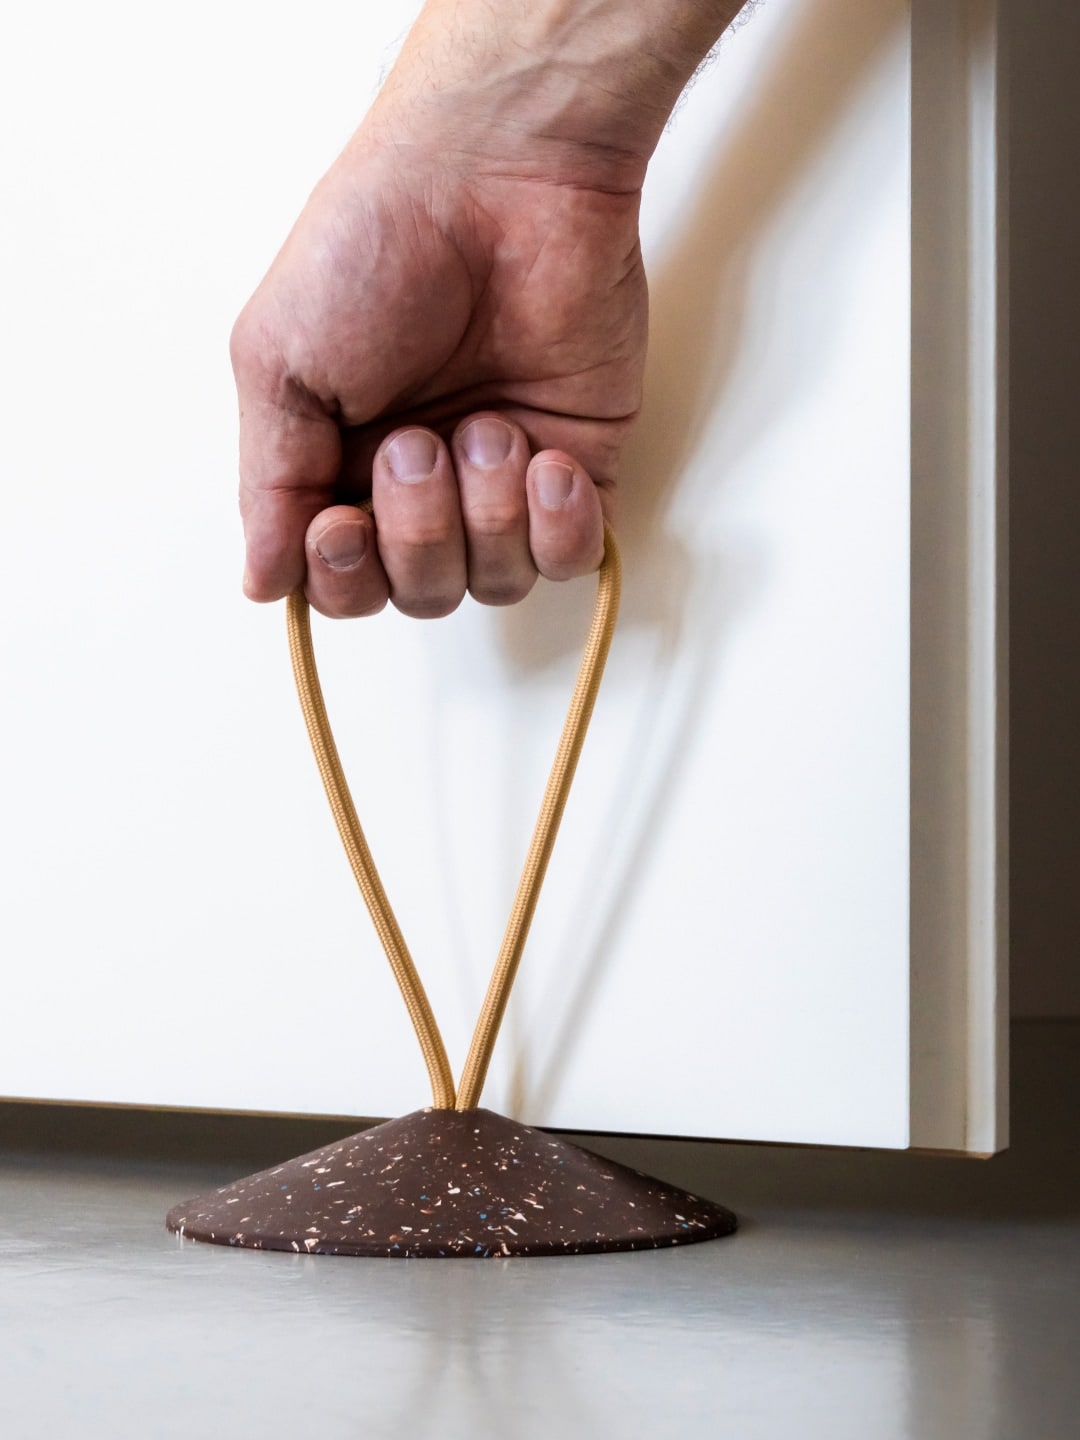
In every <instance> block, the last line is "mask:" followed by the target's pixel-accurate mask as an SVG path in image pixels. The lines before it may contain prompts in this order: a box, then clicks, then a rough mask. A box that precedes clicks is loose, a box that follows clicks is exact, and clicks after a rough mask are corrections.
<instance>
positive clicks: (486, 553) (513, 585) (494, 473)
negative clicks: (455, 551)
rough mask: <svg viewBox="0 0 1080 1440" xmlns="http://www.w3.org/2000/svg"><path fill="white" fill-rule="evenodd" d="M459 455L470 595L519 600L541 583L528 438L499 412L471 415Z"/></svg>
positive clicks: (461, 432) (459, 437) (456, 443)
mask: <svg viewBox="0 0 1080 1440" xmlns="http://www.w3.org/2000/svg"><path fill="white" fill-rule="evenodd" d="M453 454H454V465H455V468H456V470H457V477H458V491H459V493H460V496H461V518H462V522H463V524H464V527H465V551H466V561H467V565H468V572H469V593H470V594H471V595H472V596H473V597H474V598H475V599H476V600H479V601H480V602H481V604H483V605H513V604H516V602H517V601H518V600H524V598H525V596H526V595H527V594H528V593H529V591H530V590H531V589H532V587H533V585H534V584H535V583H536V566H535V565H534V564H533V558H532V553H531V551H530V550H529V506H528V501H527V500H526V498H525V472H526V470H527V469H528V465H529V442H528V439H527V438H526V435H525V432H524V430H522V429H521V427H520V426H519V425H510V424H508V423H507V421H506V420H504V419H502V417H501V416H499V415H493V414H480V415H471V416H470V417H469V418H468V419H467V420H466V421H464V422H463V423H462V424H461V425H460V426H459V427H458V429H457V431H456V433H455V435H454V439H453Z"/></svg>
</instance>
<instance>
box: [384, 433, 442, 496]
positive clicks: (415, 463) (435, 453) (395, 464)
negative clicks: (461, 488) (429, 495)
mask: <svg viewBox="0 0 1080 1440" xmlns="http://www.w3.org/2000/svg"><path fill="white" fill-rule="evenodd" d="M438 458H439V447H438V444H437V442H436V440H435V436H434V435H432V433H431V432H430V430H406V431H405V433H404V435H399V436H398V437H397V439H396V440H392V441H391V442H390V444H389V445H388V446H387V448H386V463H387V464H388V465H389V466H390V470H391V472H392V473H393V476H394V479H395V480H405V481H407V482H409V483H415V482H416V481H417V480H426V479H427V478H428V477H429V476H430V474H431V472H432V471H433V470H434V469H435V461H436V460H437V459H438Z"/></svg>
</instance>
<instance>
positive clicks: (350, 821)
mask: <svg viewBox="0 0 1080 1440" xmlns="http://www.w3.org/2000/svg"><path fill="white" fill-rule="evenodd" d="M621 582H622V570H621V566H620V563H619V551H618V547H617V546H616V544H615V537H614V535H613V534H612V532H611V530H610V529H609V528H608V527H607V526H606V525H605V527H604V559H603V562H602V563H601V566H600V575H599V584H598V588H597V594H596V608H595V610H594V612H593V619H592V626H591V628H590V630H589V637H588V639H587V641H586V642H585V653H584V655H583V656H582V660H581V667H580V669H579V670H578V677H577V683H576V685H575V686H574V694H573V696H572V698H571V701H570V709H569V711H568V712H567V716H566V723H565V724H564V725H563V732H562V737H561V739H560V741H559V748H558V751H557V752H556V755H555V763H554V764H553V765H552V767H551V774H550V776H549V777H548V783H547V789H546V790H545V791H544V799H543V803H542V805H541V807H540V816H539V818H538V820H537V822H536V828H535V830H534V831H533V838H532V844H531V845H530V846H529V853H528V856H527V857H526V860H525V866H524V869H523V870H522V872H521V879H520V881H519V882H518V888H517V894H516V896H515V897H514V906H513V909H512V910H511V912H510V919H509V921H508V922H507V926H506V933H505V935H504V936H503V942H502V947H501V949H500V951H499V956H498V959H497V960H496V962H495V969H494V971H493V973H492V976H491V981H490V983H489V985H488V990H487V995H486V996H485V998H484V1005H483V1009H482V1010H481V1012H480V1018H479V1019H478V1020H477V1022H476V1030H475V1031H474V1033H473V1038H472V1044H471V1045H470V1047H469V1054H468V1058H467V1060H466V1062H465V1069H464V1071H463V1072H462V1077H461V1086H460V1088H459V1091H458V1094H457V1097H456V1101H455V1094H454V1081H453V1075H452V1073H451V1070H450V1063H449V1061H448V1060H447V1057H446V1048H445V1046H444V1045H443V1041H442V1036H441V1035H440V1033H439V1027H438V1025H437V1024H436V1023H435V1016H434V1015H433V1013H432V1010H431V1005H430V1003H429V1001H428V998H427V995H426V993H425V991H424V986H423V983H422V982H421V980H420V977H419V975H418V974H417V971H416V966H415V964H414V962H413V958H412V956H411V955H410V954H409V950H408V947H407V946H406V944H405V940H404V938H403V936H402V934H401V929H400V927H399V926H398V922H397V918H396V917H395V915H394V912H393V910H392V909H391V906H390V901H389V900H388V899H387V895H386V891H385V890H384V889H383V886H382V881H381V880H380V879H379V873H378V871H377V870H376V868H375V862H374V860H373V859H372V856H371V851H370V850H369V849H368V845H367V841H366V840H365V838H364V832H363V830H362V829H361V828H360V821H359V819H358V818H357V814H356V809H355V806H354V805H353V801H352V796H351V794H350V793H349V785H348V782H347V780H346V779H345V773H344V771H343V770H342V768H341V760H340V757H339V756H338V752H337V746H336V744H335V743H334V736H333V732H332V731H331V729H330V721H329V719H328V718H327V714H326V705H325V702H324V700H323V694H322V687H321V685H320V684H319V675H318V670H317V668H316V665H315V654H314V650H313V648H312V643H311V621H310V615H309V612H308V604H307V600H306V599H305V598H304V593H303V591H302V590H297V591H296V592H294V593H293V594H292V595H290V596H289V599H288V602H287V607H286V614H287V621H288V631H289V653H290V655H291V656H292V663H293V674H294V676H295V678H296V688H297V691H298V693H299V696H300V706H301V709H302V710H303V712H304V721H305V723H306V725H307V731H308V736H309V737H310V740H311V747H312V749H313V750H314V752H315V759H316V761H317V763H318V766H319V774H320V775H321V776H322V781H323V786H324V788H325V790H326V796H327V799H328V800H329V801H330V808H331V810H332V811H333V814H334V820H335V822H336V823H337V828H338V834H339V835H340V836H341V841H342V844H343V845H344V846H345V852H346V854H347V855H348V857H349V864H350V866H351V867H352V872H353V875H354V876H355V877H356V883H357V885H358V886H359V887H360V893H361V894H362V895H363V897H364V901H365V903H366V905H367V908H368V912H369V914H370V915H371V919H372V921H373V923H374V925H375V929H376V931H377V933H378V936H379V939H380V941H381V942H382V947H383V949H384V950H385V951H386V956H387V959H388V960H389V961H390V968H391V970H392V971H393V973H394V979H395V980H396V981H397V984H398V988H399V989H400V991H401V994H402V998H403V999H404V1001H405V1005H406V1008H407V1009H408V1012H409V1018H410V1019H411V1020H412V1023H413V1029H414V1030H415V1031H416V1037H417V1039H418V1040H419V1042H420V1049H421V1050H422V1051H423V1055H424V1062H425V1064H426V1065H427V1070H428V1076H429V1078H430V1080H431V1089H432V1096H433V1103H434V1105H435V1108H436V1109H437V1110H452V1109H454V1107H455V1103H456V1106H457V1109H459V1110H475V1109H476V1107H477V1105H478V1104H479V1102H480V1094H481V1091H482V1090H483V1088H484V1081H485V1079H486V1078H487V1072H488V1067H489V1065H490V1064H491V1055H492V1052H493V1050H494V1048H495V1041H496V1039H497V1038H498V1034H499V1027H500V1026H501V1024H502V1019H503V1015H504V1014H505V1012H506V1004H507V1001H508V1000H509V998H510V990H511V988H512V986H513V984H514V978H515V976H516V975H517V970H518V965H519V964H520V963H521V956H522V952H523V951H524V949H525V941H526V939H527V938H528V934H529V927H530V925H531V924H532V918H533V915H534V914H535V912H536V903H537V900H538V899H539V896H540V887H541V886H542V885H543V883H544V876H545V874H546V873H547V867H548V861H549V860H550V859H551V852H552V850H553V849H554V846H555V837H556V835H557V834H558V830H559V822H560V821H561V820H562V816H563V811H564V810H565V808H566V801H567V797H568V796H569V794H570V786H571V784H572V783H573V779H574V772H575V770H576V769H577V763H578V758H579V757H580V755H581V747H582V745H583V744H584V742H585V732H586V730H587V729H588V728H589V720H590V719H591V718H592V712H593V706H594V705H595V703H596V695H597V692H598V690H599V689H600V681H601V679H602V677H603V673H604V665H605V662H606V661H607V656H608V651H609V649H610V648H611V637H612V634H613V632H614V629H615V620H616V617H617V615H618V610H619V592H620V589H621Z"/></svg>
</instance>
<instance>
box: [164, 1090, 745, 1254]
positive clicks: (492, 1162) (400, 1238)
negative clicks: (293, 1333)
mask: <svg viewBox="0 0 1080 1440" xmlns="http://www.w3.org/2000/svg"><path fill="white" fill-rule="evenodd" d="M735 1223H736V1222H735V1216H734V1215H733V1214H732V1213H731V1211H730V1210H725V1209H724V1208H723V1207H722V1206H720V1205H714V1204H712V1203H711V1202H710V1201H708V1200H699V1199H698V1198H697V1197H696V1196H694V1195H690V1194H688V1193H687V1192H686V1191H685V1190H679V1189H677V1188H676V1187H675V1186H672V1185H665V1184H663V1183H662V1182H661V1181H659V1180H652V1179H650V1178H649V1177H648V1176H647V1175H641V1174H639V1173H638V1172H637V1171H636V1170H629V1169H627V1168H626V1167H625V1166H624V1165H617V1164H615V1163H614V1162H613V1161H611V1160H604V1159H601V1157H600V1156H598V1155H593V1154H591V1153H590V1152H589V1151H588V1150H582V1149H580V1148H579V1147H578V1146H577V1145H570V1144H568V1143H567V1142H566V1141H565V1140H559V1139H557V1138H556V1137H555V1136H554V1135H545V1134H543V1133H542V1132H541V1131H539V1130H532V1129H530V1128H529V1127H528V1126H527V1125H519V1124H518V1123H517V1122H516V1121H514V1120H508V1119H506V1118H505V1116H502V1115H496V1114H495V1113H494V1112H493V1111H491V1110H468V1111H456V1110H418V1111H416V1112H415V1113H414V1114H412V1115H405V1116H403V1117H402V1118H401V1119H400V1120H388V1121H387V1122H386V1124H384V1125H377V1126H375V1127H374V1128H373V1129H371V1130H365V1131H362V1132H361V1133H360V1134H359V1135H352V1136H350V1137H349V1138H348V1139H346V1140H340V1141H338V1142H337V1143H336V1144H333V1145H327V1146H326V1147H325V1149H322V1150H313V1151H312V1152H311V1154H310V1155H301V1156H300V1157H299V1158H298V1159H296V1160H288V1161H286V1162H285V1163H284V1164H283V1165H277V1166H275V1167H274V1169H272V1170H263V1171H261V1172H260V1173H259V1174H258V1175H249V1176H248V1177H247V1178H246V1179H244V1180H236V1181H234V1182H233V1183H232V1184H231V1185H225V1186H223V1187H222V1188H221V1189H220V1190H215V1191H214V1192H213V1193H212V1194H210V1195H201V1196H199V1197H197V1198H196V1199H194V1200H189V1201H188V1202H187V1203H186V1204H184V1205H177V1206H176V1207H175V1209H173V1210H170V1212H169V1215H168V1217H167V1220H166V1224H167V1225H168V1227H169V1229H170V1230H175V1231H177V1232H178V1233H179V1234H181V1235H183V1236H186V1237H188V1238H189V1239H192V1240H208V1241H212V1242H213V1243H214V1244H216V1245H240V1246H246V1247H248V1248H250V1249H253V1250H288V1251H292V1252H295V1253H298V1254H311V1255H370V1256H389V1257H392V1258H398V1259H406V1258H408V1257H410V1256H464V1257H468V1258H476V1259H482V1258H486V1257H490V1256H496V1257H497V1256H502V1255H587V1254H590V1253H592V1254H595V1253H597V1252H601V1251H615V1250H654V1249H658V1248H660V1247H663V1246H667V1245H688V1244H691V1243H692V1242H694V1241H696V1240H712V1239H716V1238H718V1237H719V1236H721V1235H730V1234H731V1232H732V1231H733V1230H734V1229H735Z"/></svg>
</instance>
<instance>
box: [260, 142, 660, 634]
mask: <svg viewBox="0 0 1080 1440" xmlns="http://www.w3.org/2000/svg"><path fill="white" fill-rule="evenodd" d="M373 128H374V127H373ZM637 211H638V194H637V191H636V190H629V191H624V192H622V193H604V192H602V191H599V190H591V189H587V188H581V187H579V186H576V185H561V184H558V183H552V182H550V181H548V180H545V179H543V178H539V177H536V176H530V177H518V176H515V175H513V174H499V173H497V172H496V171H495V169H494V168H493V167H491V166H490V165H488V164H486V163H479V162H477V163H470V164H465V165H462V164H460V161H459V163H458V165H456V166H455V167H451V166H450V165H448V164H447V162H446V160H445V158H444V156H443V154H442V152H441V151H440V150H439V148H438V147H436V146H423V147H421V146H420V145H417V144H415V143H411V142H410V141H409V140H408V139H407V138H406V136H405V134H404V133H403V134H402V135H401V136H400V137H398V136H396V135H395V134H394V132H393V130H392V129H390V130H389V131H388V129H387V127H386V124H385V122H384V123H382V124H380V125H379V126H378V129H377V131H376V133H371V132H368V131H361V132H360V134H359V135H358V136H357V137H356V139H355V140H354V142H353V143H352V144H351V145H350V147H349V149H348V150H347V151H346V152H345V154H344V155H343V156H342V157H341V159H340V160H339V161H338V162H337V164H336V165H335V166H334V168H333V169H332V170H331V172H330V173H329V175H327V177H326V178H325V179H324V180H323V182H322V183H321V185H320V186H319V187H318V189H317V190H316V192H315V194H314V195H313V196H312V198H311V200H310V202H309V204H308V206H307V207H306V209H305V210H304V212H303V214H302V215H301V217H300V219H299V221H298V223H297V225H296V227H295V228H294V230H293V232H292V234H291V235H290V236H289V239H288V241H287V242H286V244H285V246H284V248H283V250H282V251H281V254H280V255H279V256H278V258H277V260H276V261H275V262H274V265H273V267H272V268H271V270H270V272H269V274H268V275H267V277H266V278H265V280H264V281H263V283H262V284H261V285H260V287H259V289H258V290H257V292H256V293H255V295H254V297H253V298H252V300H251V301H250V302H249V304H248V305H247V307H246V308H245V310H244V312H243V314H242V315H241V316H240V319H239V320H238V322H237V325H236V328H235V331H234V336H233V360H234V366H235V370H236V376H237V383H238V388H239V392H240V402H241V509H242V513H243V517H244V526H245V532H246V540H247V575H246V590H247V593H248V595H250V596H251V598H253V599H256V600H276V599H279V598H281V597H282V596H283V595H285V594H287V593H288V592H289V591H290V590H292V589H293V588H294V587H295V586H297V585H299V584H301V583H304V584H305V585H306V590H307V594H308V598H309V600H310V601H311V603H312V604H313V605H314V606H315V607H316V608H317V609H318V610H321V611H322V612H323V613H324V614H326V615H331V616H347V615H367V614H371V613H373V612H375V611H377V610H379V609H381V608H382V607H383V605H384V604H385V603H386V600H387V598H388V597H389V599H390V600H392V602H393V603H394V605H396V606H397V607H398V609H400V610H402V611H404V612H405V613H406V614H408V615H414V616H438V615H445V614H447V613H448V612H449V611H451V610H453V609H454V608H455V606H457V604H458V603H459V602H460V600H461V598H462V596H463V595H464V593H465V590H466V589H468V590H469V591H470V592H471V594H472V595H474V596H475V598H476V599H477V600H480V601H483V602H485V603H488V604H507V603H511V602H513V601H516V600H520V599H521V598H522V597H523V596H524V595H525V594H527V593H528V591H529V589H530V588H531V587H532V584H533V582H534V580H535V578H536V575H537V573H538V572H539V573H540V574H543V575H546V576H548V577H549V578H550V579H554V580H561V579H566V578H568V577H570V576H574V575H580V574H584V573H587V572H588V571H590V570H593V569H595V568H596V566H597V565H598V564H599V562H600V558H601V556H602V553H603V520H602V514H603V513H605V512H606V513H608V514H610V506H611V495H612V489H613V486H614V483H615V478H616V473H617V467H618V457H619V450H620V447H621V445H622V442H623V440H624V438H625V436H626V433H627V430H628V428H629V426H630V424H631V422H632V420H633V418H634V416H635V413H636V412H637V409H638V406H639V403H640V393H641V376H642V370H643V367H644V358H645V343H646V288H645V277H644V273H643V270H642V265H641V256H640V251H639V247H638V238H637ZM368 495H371V496H372V498H373V501H374V521H373V520H372V519H371V517H369V516H368V515H366V514H365V513H363V512H362V511H359V510H358V509H356V508H355V502H356V501H358V500H360V499H361V498H364V497H366V496H368ZM350 502H352V503H350Z"/></svg>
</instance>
